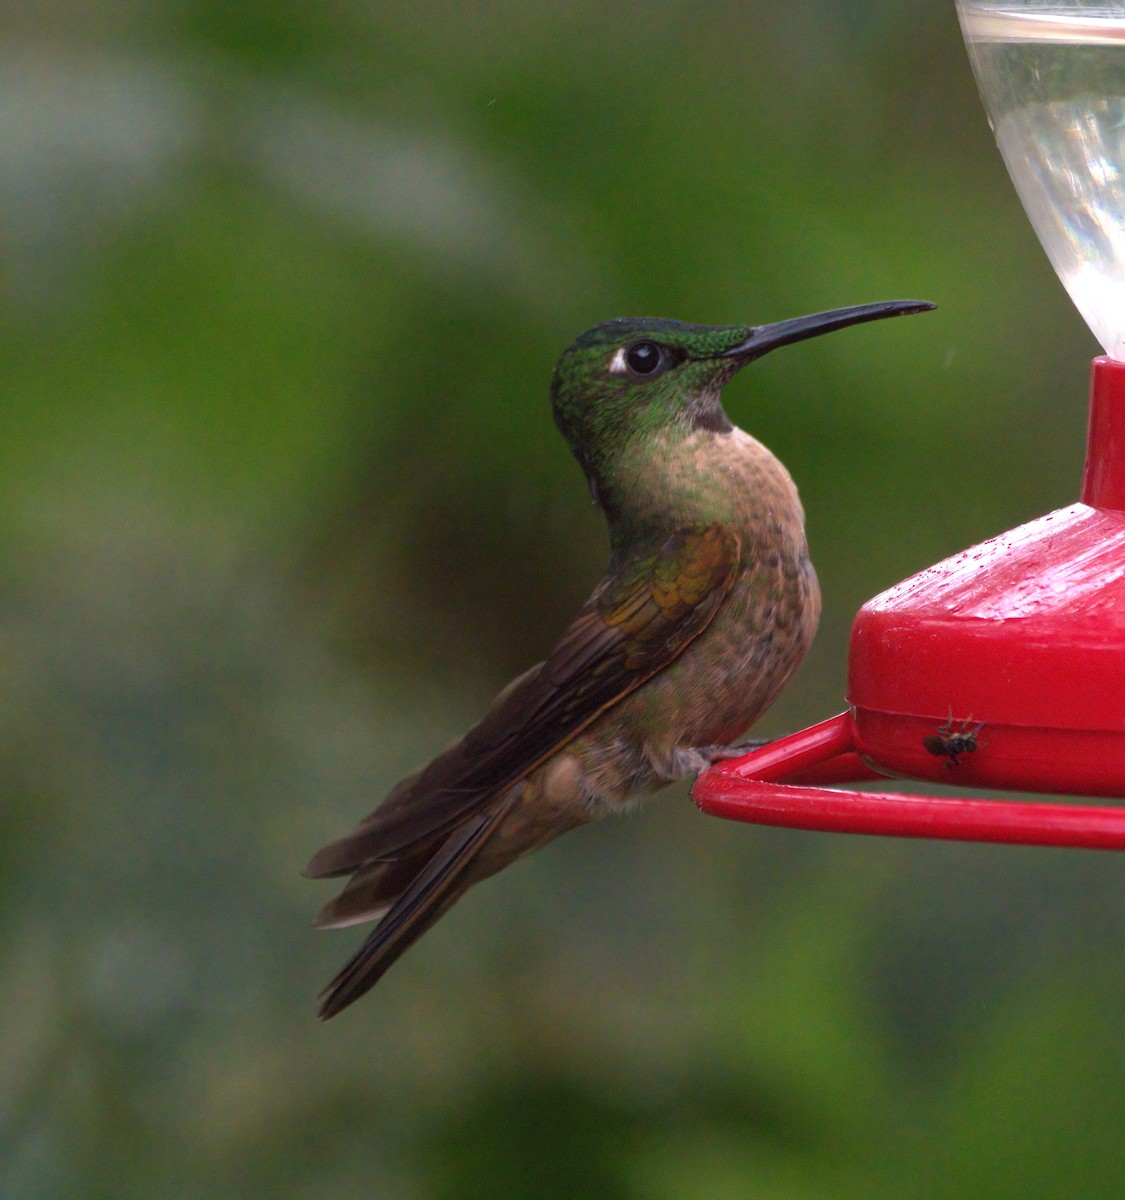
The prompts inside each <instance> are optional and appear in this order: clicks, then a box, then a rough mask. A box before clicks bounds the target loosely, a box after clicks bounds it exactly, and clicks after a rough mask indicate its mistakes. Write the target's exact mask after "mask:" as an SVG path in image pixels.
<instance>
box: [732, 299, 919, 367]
mask: <svg viewBox="0 0 1125 1200" xmlns="http://www.w3.org/2000/svg"><path fill="white" fill-rule="evenodd" d="M936 307H937V305H935V304H930V303H929V301H927V300H882V301H880V302H879V303H878V304H853V305H851V307H850V308H833V309H830V310H829V311H828V312H820V313H813V314H812V315H811V316H808V317H793V318H792V319H791V320H788V321H776V322H775V323H774V324H772V325H758V326H756V327H755V328H753V329H751V331H750V336H749V337H748V338H747V339H746V340H745V341H744V342H740V343H739V344H738V345H737V346H734V347H732V348H731V349H730V350H724V351H723V353H722V355H720V357H721V358H737V359H740V360H741V362H742V363H748V362H752V361H753V360H754V359H755V358H761V357H762V355H763V354H768V353H769V352H770V351H771V350H776V349H777V347H778V346H788V345H790V344H791V343H793V342H803V341H804V340H805V338H811V337H819V336H820V335H821V334H822V333H831V332H832V330H834V329H844V328H845V327H846V326H848V325H862V324H863V323H864V321H881V320H882V319H883V318H884V317H901V316H905V315H906V314H907V313H917V312H929V310H930V309H931V308H936Z"/></svg>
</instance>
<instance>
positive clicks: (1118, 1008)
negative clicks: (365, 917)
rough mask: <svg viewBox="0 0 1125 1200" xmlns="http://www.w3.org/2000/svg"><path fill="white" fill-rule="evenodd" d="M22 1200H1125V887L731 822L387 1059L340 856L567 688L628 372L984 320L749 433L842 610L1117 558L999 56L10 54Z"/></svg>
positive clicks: (909, 340) (814, 699)
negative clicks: (1008, 551) (1084, 458)
mask: <svg viewBox="0 0 1125 1200" xmlns="http://www.w3.org/2000/svg"><path fill="white" fill-rule="evenodd" d="M4 29H5V33H4V38H3V41H2V43H0V271H2V294H0V413H2V417H3V420H2V424H0V573H2V576H0V579H2V587H0V664H2V665H0V803H2V807H0V814H2V815H0V820H2V826H0V834H2V836H0V929H2V931H3V932H2V934H0V1012H2V1013H3V1017H2V1018H0V1143H2V1144H0V1195H3V1196H4V1197H6V1198H7V1197H19V1198H22V1197H33V1196H34V1197H39V1196H42V1197H56V1196H67V1197H71V1198H85V1197H91V1198H94V1197H97V1198H101V1197H107V1198H109V1197H112V1198H119V1197H153V1196H160V1197H162V1198H169V1200H174V1198H176V1197H193V1196H201V1195H206V1196H208V1197H214V1198H219V1200H221V1198H225V1197H250V1196H255V1197H256V1196H270V1197H280V1198H289V1197H294V1198H297V1197H300V1198H307V1197H322V1196H333V1197H335V1198H337V1200H348V1198H350V1197H357V1198H358V1197H372V1196H377V1197H389V1198H392V1200H394V1198H402V1200H411V1198H415V1197H419V1198H422V1197H425V1198H429V1197H435V1198H443V1200H444V1198H450V1200H452V1198H457V1197H472V1198H475V1197H482V1198H483V1197H490V1198H505V1197H546V1198H552V1197H576V1196H580V1197H593V1198H606V1200H611V1198H617V1197H655V1198H658V1200H665V1198H667V1200H673V1198H677V1200H679V1198H683V1200H687V1198H695V1197H707V1198H709V1200H714V1198H720V1200H721V1198H723V1197H759V1196H761V1197H779V1198H785V1200H801V1198H804V1197H832V1198H841V1197H843V1198H847V1197H855V1198H857V1200H859V1198H871V1197H896V1198H903V1197H906V1198H909V1197H919V1198H921V1197H927V1198H930V1197H943V1196H949V1197H964V1196H980V1195H988V1196H990V1197H1013V1198H1015V1197H1018V1198H1020V1200H1031V1198H1035V1197H1048V1196H1050V1197H1057V1196H1061V1195H1073V1196H1082V1197H1084V1198H1086V1200H1090V1198H1095V1197H1114V1198H1115V1200H1116V1198H1117V1197H1120V1196H1121V1195H1123V1194H1125V1152H1123V1150H1122V1146H1123V1141H1122V1132H1121V1131H1122V1128H1123V1127H1125V1023H1123V1022H1122V1020H1121V1017H1122V1007H1123V1005H1122V1002H1123V998H1125V968H1123V965H1122V964H1123V956H1122V945H1123V944H1125V939H1123V935H1125V900H1123V894H1122V887H1121V882H1122V877H1121V867H1120V863H1119V862H1118V861H1116V860H1114V859H1112V858H1111V857H1109V856H1098V855H1096V854H1093V853H1089V854H1084V853H1077V852H1075V853H1069V852H1061V851H1051V850H1042V851H1036V850H1022V849H1010V848H1009V849H1005V848H982V847H960V846H954V845H929V844H908V843H904V842H899V841H893V840H874V839H849V838H843V837H831V836H819V835H811V834H804V833H789V832H784V831H771V830H764V829H763V830H757V829H752V828H750V827H747V826H739V825H733V824H728V823H724V822H721V821H718V820H716V819H711V818H704V817H702V816H701V815H700V814H699V813H698V812H697V811H696V810H695V809H694V807H693V806H692V805H691V803H690V801H689V799H688V796H687V792H686V789H684V788H679V789H675V790H670V791H669V792H667V793H665V794H664V795H663V797H662V798H661V800H660V801H659V802H658V803H655V804H653V805H651V806H650V807H649V808H648V809H646V810H645V811H644V812H642V813H640V814H638V815H635V816H633V817H630V818H628V819H626V820H621V821H618V822H616V823H608V824H604V825H602V826H600V827H596V828H589V829H586V830H584V831H581V832H579V833H576V834H574V835H572V836H571V837H568V838H565V839H563V840H562V841H560V842H558V843H556V844H555V845H553V846H551V847H550V848H549V849H548V850H547V851H545V852H544V853H542V854H540V855H538V856H536V857H535V858H534V859H532V860H529V861H527V862H525V863H523V864H521V865H520V866H518V867H517V868H515V869H513V870H510V871H508V872H506V873H504V875H503V876H501V877H499V878H497V879H496V880H494V881H492V882H490V883H489V884H488V885H486V886H485V887H483V888H480V889H478V890H477V891H475V892H474V893H473V894H472V895H471V896H470V897H469V899H467V900H466V901H465V902H464V903H463V904H461V905H460V906H459V907H458V908H457V910H456V911H455V913H453V914H452V915H451V916H450V917H449V918H447V919H446V920H445V921H444V922H443V923H442V924H441V925H440V926H439V927H438V928H437V929H436V930H435V931H434V932H433V933H432V934H430V935H429V936H428V937H427V938H425V939H424V940H423V942H421V943H420V944H419V946H418V947H417V948H416V949H415V950H413V951H412V952H411V953H410V954H409V955H408V956H407V957H406V958H405V959H404V960H403V962H402V963H401V964H400V965H398V966H397V967H396V968H395V969H394V970H393V971H392V972H391V974H390V975H389V976H388V978H387V979H386V980H385V981H384V982H383V983H382V984H381V985H380V986H379V987H378V988H377V989H376V990H375V991H374V992H373V993H372V994H371V995H370V996H369V997H368V998H367V999H366V1000H365V1001H364V1002H363V1003H362V1004H360V1005H359V1006H357V1007H356V1008H355V1009H353V1010H351V1011H349V1012H348V1013H347V1014H346V1015H345V1016H344V1017H342V1018H341V1019H339V1020H337V1021H334V1022H332V1023H330V1024H329V1025H326V1026H322V1025H320V1024H318V1023H317V1022H316V1021H315V1019H314V1016H313V1012H314V1008H313V998H314V996H315V993H316V991H317V989H318V988H319V986H320V985H321V984H322V983H323V982H324V981H325V980H326V979H327V978H328V977H329V976H330V974H331V973H332V972H333V971H334V970H335V968H336V967H337V966H338V965H339V964H340V963H341V962H342V960H343V958H344V957H345V956H346V955H347V954H348V952H349V949H350V947H352V946H353V945H354V944H355V943H356V941H357V940H358V938H357V933H358V931H354V930H353V931H349V932H346V933H341V934H324V933H322V934H318V933H315V932H313V931H312V930H311V929H310V928H309V926H308V921H309V918H310V917H311V914H312V912H313V911H314V909H315V908H316V906H317V905H318V904H319V903H320V902H321V901H322V900H323V899H325V898H326V896H327V894H328V892H327V889H326V888H325V887H324V886H323V885H321V886H317V885H314V884H312V883H309V882H307V881H305V880H303V879H301V878H300V877H299V875H298V871H299V870H300V868H301V866H302V865H303V864H304V862H305V860H306V859H307V857H308V855H309V853H310V852H311V851H312V850H314V849H315V848H316V847H317V846H319V845H320V844H321V843H322V842H323V841H325V840H326V839H328V838H329V837H332V836H335V835H337V834H339V833H341V832H343V831H344V830H345V829H346V828H348V827H349V826H350V825H351V824H352V822H353V821H354V820H355V819H357V818H358V817H359V816H360V815H362V814H363V813H364V812H366V811H367V810H368V809H369V808H371V807H372V806H373V804H374V803H375V801H376V800H377V799H378V798H380V796H381V795H382V793H383V791H384V790H385V789H386V788H387V787H389V785H390V784H392V783H393V782H394V781H395V780H396V779H397V778H398V776H399V774H400V773H402V772H403V771H404V770H405V769H406V768H408V767H410V766H412V765H413V764H415V763H416V762H418V761H420V760H423V759H424V758H426V757H427V756H428V755H429V754H431V753H432V752H433V751H435V750H436V749H437V748H439V747H441V746H442V745H444V744H445V742H446V741H448V740H449V739H450V738H451V737H453V736H455V735H456V734H458V733H459V732H461V730H462V729H463V728H464V727H465V726H466V725H467V724H468V723H469V722H470V721H471V720H473V719H474V718H475V717H476V716H477V715H478V714H479V712H480V710H481V709H482V707H483V706H484V705H485V703H487V701H488V700H489V699H490V698H491V696H492V695H493V693H494V692H495V691H496V690H497V689H498V688H499V687H500V686H501V685H502V684H503V683H504V682H505V681H506V680H507V679H508V678H509V677H510V676H511V675H512V674H513V673H515V672H516V671H518V670H521V669H523V668H524V667H526V666H527V665H528V664H529V663H530V662H532V661H535V660H536V659H537V658H538V657H540V656H541V655H542V654H543V653H544V651H545V650H546V649H547V648H548V646H549V645H550V643H551V641H552V639H553V637H554V636H555V635H556V634H557V632H558V631H559V630H560V629H561V628H562V627H563V626H564V625H565V623H566V622H567V620H568V619H569V617H570V615H571V614H572V612H573V611H574V610H575V608H576V607H577V605H578V604H579V603H580V602H581V601H582V600H583V599H584V597H585V595H586V594H587V592H588V591H589V589H590V587H591V586H592V584H593V582H594V581H595V580H596V579H597V578H598V576H599V574H600V572H601V569H602V566H603V558H604V550H605V546H604V534H603V531H602V528H601V525H600V522H599V519H598V516H597V514H596V512H595V511H594V510H593V509H592V507H591V505H590V503H589V498H588V495H587V493H586V489H585V486H584V483H583V481H582V478H581V476H580V473H579V471H578V469H577V467H576V466H575V464H574V463H573V461H572V460H571V459H570V457H569V455H568V453H567V451H566V449H565V447H564V446H563V444H562V441H561V439H560V438H559V437H558V436H557V434H556V433H555V431H554V428H553V426H552V423H551V418H550V411H549V404H548V399H547V385H548V380H549V376H550V372H551V369H552V366H553V364H554V361H555V358H556V356H557V355H558V353H559V352H560V351H561V350H562V348H563V347H564V346H565V345H566V344H567V343H568V342H569V341H570V340H571V338H572V337H573V336H574V335H575V334H577V333H578V332H580V331H581V330H582V329H584V328H586V327H587V326H589V325H591V324H593V323H595V322H597V321H599V320H602V319H604V318H606V317H609V316H619V315H635V314H649V315H663V316H674V317H678V318H681V319H685V320H691V321H701V322H708V323H736V322H764V321H772V320H776V319H780V318H782V317H787V316H793V315H796V314H799V313H804V312H810V311H814V310H817V309H824V308H829V307H833V306H836V305H841V304H850V303H857V302H862V301H868V300H877V299H887V298H895V297H904V296H908V297H914V296H919V297H924V298H927V299H930V300H933V301H936V302H937V303H938V304H939V305H940V308H939V310H938V312H936V313H934V314H931V315H928V316H925V317H917V318H912V319H911V320H909V321H901V322H894V323H891V324H880V325H870V326H866V327H864V328H862V329H855V330H850V331H847V332H846V333H842V334H839V335H836V336H834V337H831V338H825V339H823V340H818V341H815V342H809V343H806V344H804V345H802V346H799V347H794V348H791V349H788V350H784V351H781V352H778V353H777V354H775V355H772V356H771V357H769V358H768V359H766V360H764V361H763V362H761V363H760V364H757V365H755V366H754V367H753V368H752V369H751V370H749V371H747V372H745V373H744V375H742V376H740V377H739V378H738V380H737V381H736V382H735V383H734V384H733V385H732V386H731V387H730V389H729V390H728V395H727V407H728V410H729V411H730V413H731V415H732V416H733V418H734V419H735V420H736V421H738V422H739V423H741V424H743V425H745V426H746V427H747V428H749V429H750V430H752V431H753V432H754V433H755V434H757V435H758V436H759V437H761V438H762V439H763V440H764V441H765V442H766V443H767V444H768V445H770V446H771V447H772V448H773V449H774V450H775V451H776V452H777V453H778V454H779V455H780V456H781V457H782V458H783V459H784V460H785V462H786V463H787V464H788V465H789V467H790V468H791V470H792V472H793V474H794V476H795V477H796V479H797V481H798V484H799V486H800V488H801V492H802V496H803V498H804V501H805V504H806V508H807V510H808V513H809V534H810V539H811V543H812V547H813V554H814V558H815V560H816V563H817V566H818V569H819V573H820V577H821V581H822V585H823V589H824V594H825V618H824V621H823V625H822V629H821V634H820V636H819V639H818V641H817V644H816V646H815V647H814V650H813V652H812V653H811V655H810V657H809V659H808V660H807V662H806V665H805V666H804V667H803V668H802V670H801V671H800V672H799V673H798V675H797V676H796V678H795V679H794V681H793V683H792V684H791V685H790V687H789V689H788V690H787V692H786V694H785V696H784V697H783V699H782V700H781V701H780V702H779V703H778V704H777V705H776V707H775V709H774V710H773V711H772V712H771V713H770V714H769V716H768V718H767V719H766V720H765V721H763V722H762V724H761V725H760V726H759V728H760V729H761V730H762V731H763V732H765V733H774V732H779V731H783V730H786V729H792V728H795V727H798V726H801V725H804V724H807V723H809V722H811V721H814V720H817V719H820V718H822V717H825V716H828V715H830V714H831V713H833V712H835V711H838V709H839V708H840V707H841V705H842V695H843V685H844V670H845V661H846V647H847V631H848V627H849V624H850V621H851V618H852V615H853V614H854V612H855V609H856V608H857V607H858V605H859V604H861V603H862V602H863V600H864V599H866V598H867V597H868V596H870V595H871V594H873V593H875V592H876V591H879V590H881V589H882V588H884V587H886V586H889V585H890V584H892V583H894V582H896V581H898V580H899V579H900V578H902V577H903V576H905V575H907V574H909V573H910V572H912V571H914V570H916V569H919V568H921V567H923V566H925V565H927V564H929V563H930V562H931V561H933V560H935V559H937V558H939V557H942V556H944V555H946V554H948V553H952V552H954V551H956V550H958V549H960V548H961V547H963V546H964V545H967V544H970V543H971V542H973V541H978V540H980V539H982V538H984V537H987V536H990V535H991V534H993V533H996V532H999V531H1000V530H1001V529H1004V528H1007V527H1008V526H1010V525H1013V524H1016V523H1018V522H1020V521H1021V520H1025V519H1028V518H1030V517H1032V516H1035V515H1038V514H1039V513H1041V512H1044V511H1046V510H1048V509H1050V508H1054V507H1058V506H1059V505H1062V504H1066V503H1069V502H1071V501H1072V500H1073V499H1074V498H1075V496H1076V494H1077V486H1078V476H1079V472H1080V467H1081V454H1082V448H1083V443H1084V419H1085V411H1084V410H1085V389H1086V376H1087V363H1088V360H1089V358H1090V357H1091V356H1092V355H1093V354H1094V353H1096V352H1097V347H1096V346H1095V344H1094V342H1093V340H1092V338H1091V336H1090V335H1089V333H1088V332H1087V331H1086V329H1085V327H1084V326H1083V325H1082V323H1081V321H1080V319H1079V317H1078V316H1077V315H1076V313H1075V312H1074V311H1073V309H1072V308H1071V306H1070V304H1069V301H1068V300H1067V299H1066V297H1065V295H1064V293H1063V292H1062V289H1061V287H1060V286H1059V284H1058V283H1057V281H1056V280H1055V278H1054V276H1053V274H1052V272H1051V269H1050V267H1049V266H1048V264H1047V261H1046V259H1045V257H1044V256H1043V254H1042V252H1041V251H1040V249H1039V247H1038V245H1037V243H1036V242H1035V240H1034V237H1033V235H1032V233H1031V231H1030V228H1029V226H1028V224H1027V221H1026V219H1025V218H1024V216H1023V214H1022V211H1021V210H1020V208H1019V205H1018V202H1017V201H1016V198H1015V195H1014V193H1013V191H1012V189H1011V187H1010V185H1009V183H1008V181H1007V178H1006V176H1005V174H1004V170H1003V167H1002V165H1001V162H1000V159H999V156H998V154H997V153H996V151H995V148H994V146H993V145H992V142H991V139H990V135H989V132H988V127H987V124H986V121H985V118H984V114H983V111H982V109H981V108H980V105H979V102H978V99H977V96H976V93H975V90H974V86H973V81H972V78H971V74H970V71H969V67H968V63H967V60H966V58H965V54H964V51H963V48H962V45H961V42H960V37H959V33H958V29H957V25H956V20H955V16H954V12H953V4H952V0H948V2H947V0H849V3H847V4H841V3H839V0H795V2H793V3H789V4H776V3H749V2H743V3H688V2H683V0H665V2H663V3H652V4H647V5H633V4H627V5H626V4H613V3H610V4H606V3H588V2H586V0H578V2H576V3H571V4H568V5H532V4H521V3H514V2H509V3H490V4H489V3H486V4H466V3H463V2H458V3H452V2H439V3H429V4H422V5H414V4H406V3H382V2H372V0H363V2H361V0H329V2H327V3H325V2H320V3H313V2H312V0H306V2H305V3H283V2H276V0H275V2H274V3H263V2H260V0H259V2H257V3H240V2H236V0H179V2H177V3H171V4H165V5H155V6H153V5H147V4H141V3H139V2H137V0H133V2H129V0H125V2H123V3H118V4H112V5H111V4H105V3H79V4H62V3H58V2H57V0H56V2H55V3H51V2H48V3H45V4H37V5H28V6H26V7H24V6H20V5H8V6H6V11H5V13H4Z"/></svg>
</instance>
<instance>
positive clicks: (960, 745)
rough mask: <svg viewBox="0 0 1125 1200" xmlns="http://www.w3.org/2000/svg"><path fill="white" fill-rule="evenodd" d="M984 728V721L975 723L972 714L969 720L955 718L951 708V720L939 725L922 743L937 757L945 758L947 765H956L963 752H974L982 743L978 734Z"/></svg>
mask: <svg viewBox="0 0 1125 1200" xmlns="http://www.w3.org/2000/svg"><path fill="white" fill-rule="evenodd" d="M983 728H984V722H983V721H981V722H979V723H978V724H976V725H974V724H973V718H972V717H971V716H970V717H969V719H968V720H967V721H960V722H956V721H954V720H953V710H952V709H950V710H949V720H947V721H946V723H945V724H944V725H939V726H938V727H937V729H936V730H935V731H934V732H933V733H931V734H930V736H929V737H924V738H923V739H922V745H923V746H925V748H926V749H927V750H928V751H929V752H930V753H931V754H932V755H934V757H935V758H944V759H945V765H946V766H947V767H956V766H957V765H958V761H957V760H958V758H959V756H960V755H962V754H972V752H973V751H974V750H975V749H976V748H977V747H978V746H979V745H980V742H979V740H978V735H979V733H980V731H981V730H982V729H983Z"/></svg>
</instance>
